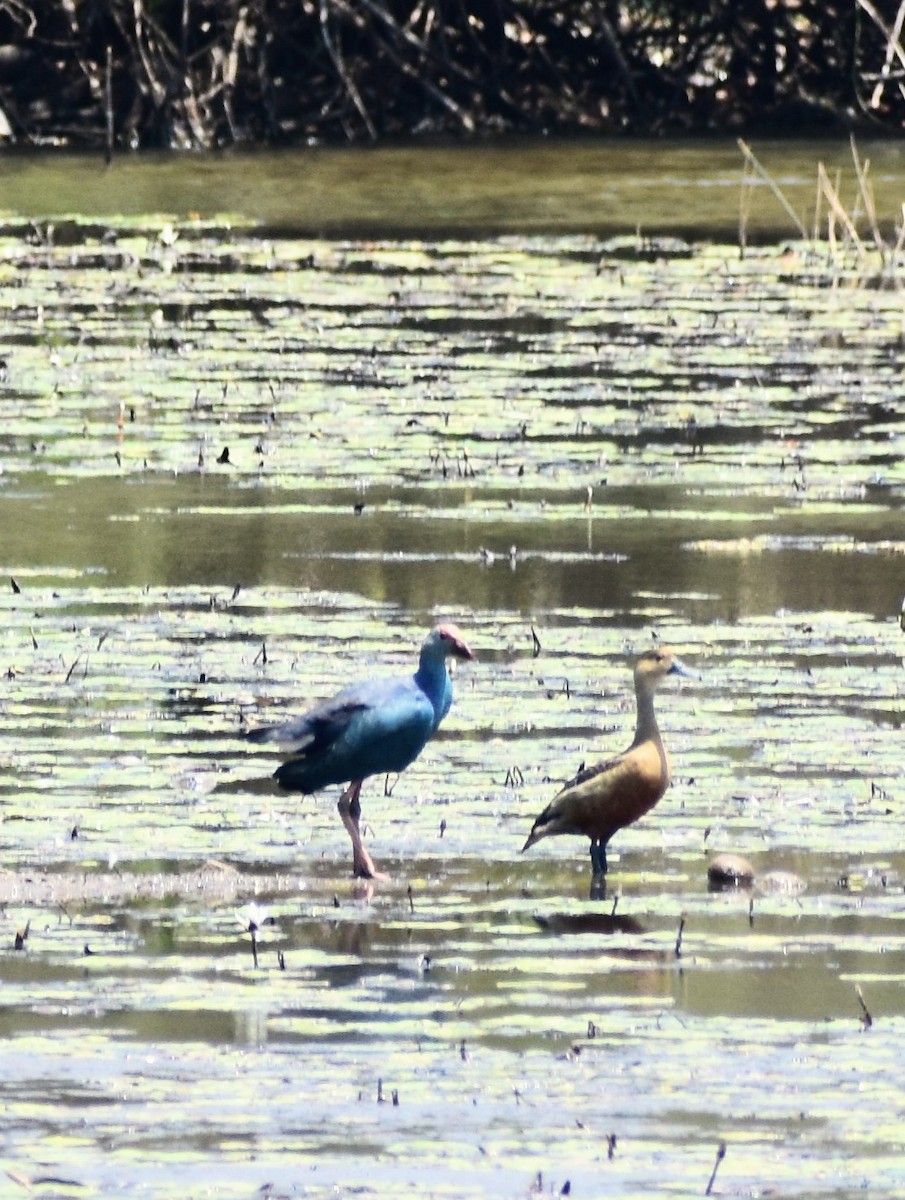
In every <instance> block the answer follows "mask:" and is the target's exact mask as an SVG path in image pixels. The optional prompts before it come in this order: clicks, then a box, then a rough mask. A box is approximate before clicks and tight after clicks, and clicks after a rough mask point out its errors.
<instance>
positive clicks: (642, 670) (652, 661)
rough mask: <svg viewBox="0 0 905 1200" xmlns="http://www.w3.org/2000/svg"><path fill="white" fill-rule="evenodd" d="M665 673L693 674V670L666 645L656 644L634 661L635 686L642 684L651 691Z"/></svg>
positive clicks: (663, 677)
mask: <svg viewBox="0 0 905 1200" xmlns="http://www.w3.org/2000/svg"><path fill="white" fill-rule="evenodd" d="M667 675H687V676H689V677H692V676H694V671H691V670H689V668H688V667H686V666H685V664H684V663H683V662H682V660H681V659H680V658H679V657H678V655H676V654H673V652H672V650H670V649H669V647H668V646H656V647H655V648H654V649H653V650H648V651H647V652H646V653H645V654H642V655H641V657H640V658H639V659H638V661H637V662H636V663H635V686H636V687H638V686H639V685H643V686H644V687H645V688H646V689H647V690H648V691H653V689H654V688H655V687H657V685H658V684H660V683H662V681H663V680H664V679H665V678H666V676H667Z"/></svg>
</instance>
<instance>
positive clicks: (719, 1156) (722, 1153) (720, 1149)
mask: <svg viewBox="0 0 905 1200" xmlns="http://www.w3.org/2000/svg"><path fill="white" fill-rule="evenodd" d="M725 1157H726V1143H725V1142H720V1144H719V1145H718V1146H717V1148H716V1162H715V1163H714V1164H713V1170H712V1171H711V1172H710V1180H709V1181H708V1183H707V1191H706V1192H705V1193H704V1195H705V1196H709V1195H710V1194H711V1192H712V1191H713V1185H714V1183H715V1182H716V1173H717V1171H718V1170H719V1169H720V1163H721V1162H722V1161H723V1159H724V1158H725Z"/></svg>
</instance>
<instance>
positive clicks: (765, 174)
mask: <svg viewBox="0 0 905 1200" xmlns="http://www.w3.org/2000/svg"><path fill="white" fill-rule="evenodd" d="M738 148H739V150H741V152H742V154H744V156H745V161H746V162H747V164H748V166H749V167H750V168H751V170H752V171H753V172H754V174H755V175H759V176H760V178H761V179H762V180H763V181H764V183H765V184H766V185H767V187H768V188H769V189H770V191H771V192H772V193H773V195H774V196H775V197H776V199H777V200H778V201H779V203H780V204H781V205H782V207H783V208H784V209H785V211H786V212H787V213H788V215H789V216H790V217H791V219H792V220H793V221H794V222H795V227H796V228H797V230H798V232H799V233H800V234H801V237H802V238H803V239H804V240H806V239H807V236H808V231H807V230H806V229H805V227H804V225H803V223H802V220H801V217H799V215H798V213H797V212H796V211H795V209H794V208H793V207H792V205H791V204H790V203H789V202H788V200H787V199H786V198H785V196H784V195H783V193H782V188H780V186H779V184H778V183H777V182H776V180H775V179H774V178H773V176H772V175H771V174H770V172H769V171H768V170H767V168H766V167H764V166H763V165H762V164H761V163H760V162H759V161H758V159H757V158H756V157H755V154H754V151H753V150H752V149H751V147H750V146H749V145H748V143H747V142H745V141H743V140H742V139H741V138H739V139H738Z"/></svg>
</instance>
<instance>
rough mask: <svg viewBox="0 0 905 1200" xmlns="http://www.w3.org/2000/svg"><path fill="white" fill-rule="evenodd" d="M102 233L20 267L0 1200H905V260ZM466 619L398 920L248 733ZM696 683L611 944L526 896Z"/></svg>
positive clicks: (600, 905) (400, 789) (415, 782)
mask: <svg viewBox="0 0 905 1200" xmlns="http://www.w3.org/2000/svg"><path fill="white" fill-rule="evenodd" d="M843 149H845V150H846V151H847V148H843ZM126 166H127V167H128V168H129V169H130V170H137V169H138V168H137V166H130V165H129V164H126ZM471 166H472V168H473V170H474V171H475V172H477V171H478V170H479V166H480V164H479V163H478V164H477V165H476V164H475V161H474V160H471ZM29 169H34V170H44V169H46V162H45V161H43V160H42V161H40V162H38V163H36V164H35V163H33V164H28V163H19V164H18V165H17V167H16V170H17V171H20V172H24V171H26V170H29ZM115 169H116V170H117V171H119V170H120V166H119V164H117V166H116V168H115ZM588 169H589V170H590V167H588ZM802 170H804V168H802ZM262 179H266V174H264V175H262ZM148 186H149V187H150V186H151V185H150V184H149V185H148ZM155 186H156V185H155ZM262 186H263V184H262ZM637 186H638V187H639V188H641V187H642V186H644V180H643V179H640V180H639V181H638V183H637ZM174 195H175V194H174ZM183 199H184V194H183V193H179V196H178V199H176V198H174V200H173V202H172V204H171V205H170V206H169V208H170V212H171V213H175V212H185V211H186V210H187V207H188V205H186V204H183V203H182V202H181V201H182V200H183ZM736 201H737V195H736V196H735V197H734V198H733V202H736ZM11 207H14V208H15V207H19V212H20V214H21V213H23V212H24V211H25V205H24V201H23V202H22V205H21V206H19V205H17V204H11ZM67 207H69V205H68V204H67V205H60V206H58V207H57V209H56V211H62V209H63V208H67ZM147 207H148V208H151V207H153V208H158V209H159V208H162V207H164V205H163V203H162V202H161V201H160V200H157V201H155V202H154V203H153V204H151V203H148V205H147ZM230 207H233V205H232V204H231V205H230ZM236 207H238V206H236ZM252 207H253V206H252ZM322 207H323V206H322ZM38 211H41V210H40V209H39V208H37V207H35V208H33V209H32V212H38ZM82 211H83V212H84V213H85V216H84V217H83V219H81V220H74V221H68V222H61V221H55V222H54V227H53V229H52V230H51V229H49V228H48V227H47V226H45V225H40V226H35V227H32V226H30V225H29V223H28V222H23V220H21V219H20V216H10V218H9V219H8V221H7V222H6V223H5V224H4V225H3V226H2V227H0V306H2V316H3V326H2V327H3V329H4V330H5V341H4V345H3V351H2V355H3V372H2V378H0V471H2V473H0V530H2V542H0V545H2V564H0V571H2V576H0V577H2V578H3V580H4V589H5V590H4V592H3V598H2V605H3V622H2V628H0V668H2V686H0V709H2V721H0V799H2V806H0V818H2V834H3V852H4V857H3V867H4V871H3V873H2V874H0V901H2V920H0V931H2V932H0V943H2V946H3V950H2V953H0V978H2V983H3V986H2V992H0V1023H2V1029H3V1033H4V1042H3V1049H2V1051H0V1053H2V1072H0V1076H2V1081H0V1092H2V1105H3V1112H4V1115H5V1118H6V1120H5V1126H4V1128H5V1135H4V1168H5V1170H6V1171H7V1173H8V1178H9V1181H10V1182H9V1184H8V1186H7V1191H8V1192H9V1194H10V1195H18V1194H24V1193H25V1190H26V1189H27V1188H31V1189H32V1191H33V1192H34V1193H35V1194H38V1195H42V1196H51V1195H52V1196H78V1195H86V1194H92V1195H110V1196H119V1195H123V1196H126V1195H128V1196H136V1195H149V1196H151V1195H153V1196H154V1197H170V1196H172V1197H184V1196H186V1195H191V1196H205V1195H211V1196H214V1195H216V1196H222V1197H237V1198H238V1197H252V1196H261V1195H269V1196H278V1195H286V1196H302V1195H304V1196H328V1195H353V1194H354V1195H379V1196H385V1195H393V1196H396V1197H406V1196H412V1197H414V1196H436V1197H446V1196H449V1197H478V1196H491V1195H492V1196H511V1197H522V1196H525V1195H529V1194H536V1195H544V1194H547V1195H559V1194H567V1193H568V1194H571V1195H573V1196H586V1197H590V1196H602V1195H611V1196H620V1197H622V1196H634V1195H637V1196H660V1195H662V1196H667V1195H688V1194H695V1195H702V1194H704V1193H705V1190H706V1189H707V1187H708V1181H709V1180H710V1179H711V1173H712V1172H713V1170H714V1168H715V1167H716V1168H717V1170H716V1176H715V1179H714V1180H713V1181H712V1188H711V1194H712V1195H722V1196H757V1195H763V1194H778V1195H783V1196H795V1197H811V1196H814V1197H816V1196H821V1197H839V1198H842V1197H849V1196H851V1195H854V1194H861V1193H862V1192H865V1193H869V1194H870V1195H871V1196H874V1197H893V1196H897V1195H899V1194H900V1192H901V1185H902V1179H903V1177H905V1139H903V1136H902V1119H901V1118H902V1113H901V1108H902V1102H901V1089H900V1085H899V1081H898V1077H897V1073H896V1071H895V1064H896V1063H897V1062H898V1061H899V1057H900V1054H899V1048H900V1046H901V1042H902V1037H903V1032H905V987H903V981H905V920H903V900H905V896H903V890H905V853H903V847H902V843H901V836H900V821H899V816H900V807H901V803H902V794H901V793H902V787H901V762H902V706H903V672H902V651H903V647H905V634H903V631H902V628H901V626H900V612H901V607H902V603H903V596H905V570H903V567H905V558H903V554H905V533H903V530H905V525H903V498H905V467H903V448H905V445H903V443H905V402H903V399H902V386H901V383H902V354H903V336H905V335H903V318H905V312H903V302H902V291H901V283H902V274H901V266H900V264H898V263H897V261H896V260H895V257H894V256H893V255H892V254H891V253H890V254H889V255H887V256H886V258H885V260H884V259H883V258H881V256H879V255H877V254H876V253H874V252H866V251H864V250H863V248H862V249H861V250H858V249H857V248H852V247H851V246H848V247H847V246H845V245H843V244H841V243H840V244H836V245H835V246H833V245H828V244H826V243H822V244H817V243H806V242H801V241H789V240H785V241H784V242H783V243H782V244H781V245H780V244H776V245H773V244H767V245H764V246H762V247H760V248H755V249H752V248H750V247H749V248H748V249H747V251H746V253H745V254H744V255H741V254H740V252H739V249H738V247H737V245H734V244H733V243H732V241H731V240H712V241H707V242H703V241H678V240H674V239H665V238H654V237H649V238H644V239H641V238H638V237H636V236H634V234H633V233H632V226H633V224H634V222H631V223H630V224H629V225H628V226H627V227H625V228H624V229H623V230H622V234H621V235H620V236H618V237H616V236H609V235H605V234H604V233H602V232H601V231H596V232H594V233H585V234H578V233H575V232H556V223H555V222H551V225H552V226H553V232H548V233H546V234H543V235H541V234H540V233H538V232H534V233H531V234H530V235H529V234H526V233H520V232H518V231H517V230H515V229H513V228H510V229H509V231H508V232H507V233H506V234H497V235H494V236H488V235H484V234H481V233H480V232H478V231H477V229H476V228H474V227H473V228H471V229H470V230H468V231H466V232H462V231H460V232H454V231H453V229H452V228H451V227H452V226H454V225H455V224H456V222H455V220H454V219H453V218H452V217H450V219H449V221H448V222H447V226H448V227H447V228H446V229H445V231H444V232H443V233H442V234H440V233H438V234H436V235H434V236H427V235H425V234H424V231H423V230H422V232H421V236H418V237H414V236H408V237H394V238H391V237H389V236H386V235H384V236H380V237H374V236H368V237H365V236H352V235H351V234H349V233H347V234H346V235H344V236H335V237H330V238H324V237H316V236H300V235H299V233H298V231H297V230H296V231H291V230H286V229H284V230H283V231H282V232H280V231H278V230H277V229H276V228H275V225H274V224H273V222H272V220H271V219H270V218H268V217H267V214H261V213H260V212H257V211H252V212H250V213H249V215H250V216H252V217H255V218H257V219H260V220H261V221H264V220H268V227H267V228H266V229H264V228H261V227H259V226H257V225H256V224H255V223H254V222H251V223H249V222H244V221H243V222H241V223H239V222H235V221H233V222H229V223H227V222H223V221H218V220H215V219H213V217H212V216H211V215H210V214H204V213H201V214H200V215H199V216H198V217H195V218H181V219H179V218H176V217H174V216H171V217H167V218H164V217H153V218H152V217H148V216H144V215H140V213H138V211H137V210H133V211H132V212H131V213H129V212H126V210H125V209H123V208H121V209H120V210H118V212H117V213H115V214H114V213H111V212H104V211H100V210H99V209H98V208H96V207H93V206H92V204H91V203H90V201H89V202H88V203H86V205H85V206H84V208H83V210H82ZM324 219H325V220H326V219H327V218H326V217H325V218H324ZM400 219H403V218H400ZM727 219H728V218H727ZM580 221H581V218H580V217H579V218H576V221H575V224H579V223H580ZM663 224H664V229H665V228H667V227H669V228H670V230H671V232H673V233H674V232H675V229H674V227H673V226H672V225H671V223H670V222H668V221H664V223H663ZM438 618H451V619H454V620H456V621H457V622H458V623H459V624H460V626H461V627H462V629H463V631H464V632H465V634H466V636H467V638H468V640H469V641H470V643H471V645H472V647H473V649H474V650H475V651H476V653H477V655H478V660H477V662H475V663H471V664H465V665H464V666H462V667H461V668H460V669H459V670H458V672H457V675H456V689H457V695H456V704H455V707H454V708H453V710H452V712H451V713H450V715H449V717H448V718H447V720H446V722H445V723H444V725H443V728H442V730H441V732H440V734H439V735H438V736H437V738H436V739H435V740H434V741H433V742H432V743H431V744H430V745H429V746H428V748H427V750H426V751H425V752H424V754H423V755H422V756H421V758H420V759H419V760H418V762H417V763H416V764H414V765H413V766H412V767H411V768H409V770H408V771H407V772H405V773H404V775H403V776H402V777H401V778H400V779H399V780H397V781H392V780H390V781H388V786H385V785H384V781H383V780H382V779H374V780H371V781H370V782H369V783H368V784H366V786H365V789H364V792H363V808H364V820H365V822H366V825H367V830H366V836H367V841H368V844H369V846H370V848H371V849H372V851H373V853H374V855H375V857H376V858H377V860H378V863H379V865H380V866H381V867H382V868H383V869H384V870H385V871H387V872H388V873H389V874H390V876H391V879H390V881H389V882H378V883H376V884H374V885H369V886H365V885H362V884H359V883H355V882H353V881H352V880H351V879H350V878H349V875H348V869H349V861H348V860H349V850H348V841H347V839H346V837H345V834H344V832H343V830H342V827H341V825H340V822H339V820H338V818H337V814H336V809H335V799H336V795H335V792H334V791H328V792H325V793H323V794H321V795H319V796H317V797H298V796H291V795H286V794H281V793H277V792H274V791H273V789H272V788H271V787H270V785H269V783H268V777H269V774H270V772H271V770H272V769H273V767H274V765H275V762H274V759H273V757H272V756H271V755H270V754H268V753H266V752H262V751H261V750H260V749H256V750H255V752H254V753H250V752H249V749H248V747H247V745H246V743H244V742H243V740H242V738H241V731H242V729H243V728H245V727H246V724H247V723H249V722H255V721H259V720H266V719H276V718H277V717H279V716H282V715H283V714H285V713H288V712H298V711H301V710H302V709H303V708H304V707H305V706H306V705H307V704H309V703H310V702H312V701H314V700H316V699H319V698H322V697H325V696H327V695H329V694H330V693H332V692H333V691H335V690H336V689H337V688H338V687H339V686H340V685H342V684H345V683H346V682H349V681H351V680H353V679H355V678H357V677H360V676H361V675H362V674H363V673H372V672H373V673H377V672H378V671H379V672H392V671H407V670H409V669H410V667H411V666H412V664H413V663H414V660H415V657H416V654H417V648H418V646H419V644H420V642H421V640H422V638H423V636H424V632H425V630H426V628H427V627H428V626H429V625H431V624H432V623H433V622H434V621H435V620H437V619H438ZM655 640H662V641H664V642H668V643H669V644H670V645H672V646H673V647H674V648H675V649H677V650H678V652H679V653H680V654H681V655H682V657H683V659H684V660H685V661H686V662H687V663H688V664H689V665H690V666H692V667H694V668H695V670H696V671H697V672H698V676H697V678H695V679H690V680H684V681H682V682H681V685H680V686H676V685H675V684H672V683H668V684H666V685H665V686H664V687H663V688H662V689H661V692H660V694H659V696H658V712H659V716H660V723H661V727H662V729H663V731H664V736H665V738H666V741H667V743H668V745H669V747H670V752H671V755H672V759H673V768H674V780H673V785H672V787H671V788H670V790H669V792H668V793H667V795H666V796H665V797H664V799H663V800H662V801H661V803H660V805H659V806H658V807H657V808H656V809H655V811H654V812H653V813H651V814H649V815H648V816H647V817H646V818H645V819H644V820H643V821H641V822H640V823H638V824H637V825H635V826H633V827H632V828H630V829H628V830H625V831H623V832H622V833H620V834H618V835H617V836H616V838H614V840H613V843H612V844H611V848H610V855H609V858H610V876H609V880H608V895H607V897H606V899H603V900H601V899H596V900H590V899H589V898H588V891H589V861H588V854H587V845H586V843H585V842H583V841H582V840H580V839H566V838H562V839H551V840H548V841H545V842H543V843H541V844H540V845H538V846H536V847H534V848H533V849H532V850H531V851H530V852H528V853H527V854H525V855H522V854H521V853H520V847H521V845H522V844H523V842H524V839H525V837H526V835H527V832H528V830H529V829H530V827H531V824H532V821H533V819H534V817H535V816H536V815H537V813H538V812H539V811H540V810H541V808H542V807H543V806H544V805H545V804H546V803H547V801H548V800H549V799H550V798H551V796H552V795H553V794H554V793H555V791H556V790H557V787H558V786H559V784H560V783H561V782H562V781H564V780H565V779H566V778H568V777H569V776H570V775H571V774H572V773H574V770H575V768H576V767H577V766H578V764H579V763H580V762H582V761H583V760H586V759H587V760H588V761H591V760H593V759H594V758H596V757H603V756H604V755H605V754H607V753H610V752H612V751H615V750H618V749H621V748H623V747H624V746H625V745H626V744H627V743H628V741H629V740H630V737H631V729H632V725H633V721H634V701H633V698H632V696H631V688H630V680H631V676H630V667H631V661H632V658H633V656H634V655H635V654H636V653H638V652H639V651H641V650H643V649H645V648H647V647H648V646H649V645H650V644H651V643H652V641H655ZM723 851H729V852H734V853H739V854H743V855H745V856H746V857H747V858H748V859H750V861H751V862H752V863H753V865H754V867H755V870H756V873H757V879H756V883H755V886H754V888H753V889H751V890H748V891H745V890H739V891H731V892H728V893H725V892H724V893H714V892H710V891H709V890H708V884H707V866H708V862H709V861H710V860H711V858H712V857H713V856H714V855H715V854H716V853H718V852H723ZM251 905H255V906H266V912H267V913H269V915H270V916H271V917H272V918H273V921H272V923H271V922H270V921H267V923H264V924H262V920H263V918H264V915H265V913H264V912H263V911H262V909H260V908H258V907H250V906H251ZM251 920H254V921H255V922H256V923H257V924H258V925H259V926H260V932H259V934H258V935H257V937H256V942H255V945H254V947H253V946H252V942H251V938H250V936H249V934H248V932H247V930H248V926H249V922H250V921H251ZM17 935H18V936H17ZM17 942H18V946H19V948H16V946H17ZM253 951H256V956H257V963H256V962H255V955H254V953H253ZM721 1146H724V1147H725V1151H724V1154H723V1157H722V1158H721V1159H720V1158H719V1157H718V1155H719V1151H720V1147H721ZM567 1185H568V1186H567ZM0 1190H2V1189H0ZM4 1194H5V1193H4Z"/></svg>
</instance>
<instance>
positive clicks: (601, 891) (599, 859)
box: [591, 838, 606, 900]
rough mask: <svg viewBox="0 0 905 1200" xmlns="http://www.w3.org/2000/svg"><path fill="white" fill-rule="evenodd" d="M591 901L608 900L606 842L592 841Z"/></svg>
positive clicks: (597, 839) (598, 839)
mask: <svg viewBox="0 0 905 1200" xmlns="http://www.w3.org/2000/svg"><path fill="white" fill-rule="evenodd" d="M591 899H592V900H605V899H606V842H603V841H601V840H600V838H596V839H594V838H592V839H591Z"/></svg>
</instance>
